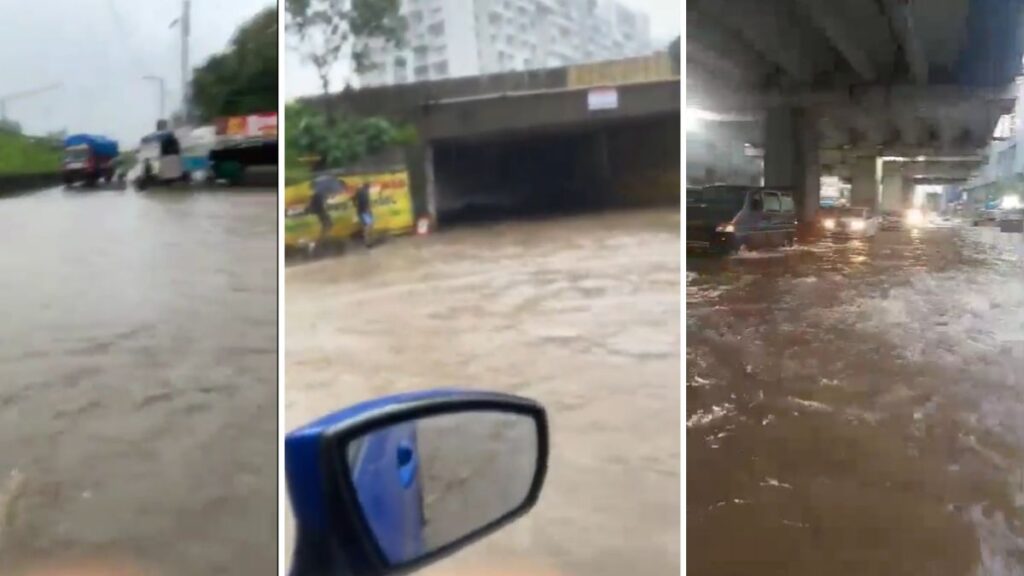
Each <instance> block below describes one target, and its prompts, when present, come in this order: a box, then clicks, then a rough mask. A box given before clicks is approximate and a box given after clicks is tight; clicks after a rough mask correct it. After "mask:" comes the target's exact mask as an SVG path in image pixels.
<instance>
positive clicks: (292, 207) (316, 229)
mask: <svg viewBox="0 0 1024 576" xmlns="http://www.w3.org/2000/svg"><path fill="white" fill-rule="evenodd" d="M338 179H339V180H341V181H342V182H344V183H345V187H346V192H345V193H344V194H341V195H338V196H335V197H333V198H329V199H328V200H327V213H328V214H330V216H331V220H332V222H333V225H332V227H331V232H330V236H329V237H330V238H332V239H346V238H350V237H352V236H354V235H357V234H358V233H359V231H360V226H359V221H358V220H357V216H356V210H355V206H354V204H353V203H352V196H351V193H352V192H355V190H356V189H357V188H359V187H360V186H362V185H363V184H364V183H369V185H370V206H371V209H372V210H373V219H374V225H373V228H374V230H375V231H376V232H378V233H383V234H393V235H397V234H405V233H408V232H411V231H412V230H413V228H414V222H413V207H412V195H411V194H410V192H409V174H408V173H407V172H406V171H404V170H402V171H396V172H383V173H374V174H351V175H348V174H346V175H343V176H339V177H338ZM311 196H312V188H311V183H310V182H304V183H302V184H297V185H295V186H289V187H288V188H286V189H285V194H284V213H285V219H284V242H285V246H287V247H298V246H304V245H307V244H310V243H312V242H314V241H316V239H317V238H319V236H320V221H319V220H318V219H317V217H316V216H314V215H313V214H310V213H309V211H308V208H309V200H310V197H311Z"/></svg>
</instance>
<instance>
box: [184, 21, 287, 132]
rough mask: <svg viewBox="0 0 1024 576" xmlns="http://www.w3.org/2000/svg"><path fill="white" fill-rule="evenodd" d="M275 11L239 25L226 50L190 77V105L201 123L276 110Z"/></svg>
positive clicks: (210, 59)
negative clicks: (219, 118) (221, 117)
mask: <svg viewBox="0 0 1024 576" xmlns="http://www.w3.org/2000/svg"><path fill="white" fill-rule="evenodd" d="M277 98H278V88H277V9H276V8H275V7H274V6H268V7H267V8H265V9H263V10H262V11H260V13H258V14H257V15H256V16H254V17H252V18H251V19H250V20H248V21H247V22H245V23H244V24H242V25H241V26H240V27H239V28H238V30H237V31H236V32H235V36H234V38H232V40H231V44H230V45H229V46H228V49H227V50H225V51H224V52H221V53H220V54H216V55H214V56H212V57H210V58H209V59H208V60H207V61H206V62H205V63H204V64H203V65H202V66H201V67H199V68H197V69H196V70H195V72H194V74H193V76H192V103H193V107H194V109H195V111H196V113H197V114H198V116H199V117H200V119H201V120H203V121H210V120H212V119H213V118H216V117H218V116H239V115H245V114H254V113H258V112H269V111H273V110H277Z"/></svg>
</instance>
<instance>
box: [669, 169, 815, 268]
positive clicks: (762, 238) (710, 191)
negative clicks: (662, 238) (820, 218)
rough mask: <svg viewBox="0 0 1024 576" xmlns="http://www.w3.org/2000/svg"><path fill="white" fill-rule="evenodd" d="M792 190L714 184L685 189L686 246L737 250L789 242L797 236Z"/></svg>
mask: <svg viewBox="0 0 1024 576" xmlns="http://www.w3.org/2000/svg"><path fill="white" fill-rule="evenodd" d="M796 224H797V218H796V207H795V205H794V202H793V195H792V193H790V192H784V191H779V190H772V189H769V188H762V187H757V186H741V185H715V186H705V187H703V188H687V190H686V248H687V250H701V251H709V252H726V253H731V252H736V251H739V250H743V249H748V250H757V249H764V248H780V247H783V246H790V245H792V244H793V243H794V242H795V240H796Z"/></svg>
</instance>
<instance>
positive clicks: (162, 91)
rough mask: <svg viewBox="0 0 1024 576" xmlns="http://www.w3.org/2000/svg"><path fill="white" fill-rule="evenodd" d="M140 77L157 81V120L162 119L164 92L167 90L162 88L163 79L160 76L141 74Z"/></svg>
mask: <svg viewBox="0 0 1024 576" xmlns="http://www.w3.org/2000/svg"><path fill="white" fill-rule="evenodd" d="M142 79H143V80H149V81H151V82H156V83H157V85H158V87H159V89H160V117H159V118H158V119H157V120H163V119H164V94H166V93H167V91H166V90H165V89H164V79H163V78H162V77H160V76H143V77H142Z"/></svg>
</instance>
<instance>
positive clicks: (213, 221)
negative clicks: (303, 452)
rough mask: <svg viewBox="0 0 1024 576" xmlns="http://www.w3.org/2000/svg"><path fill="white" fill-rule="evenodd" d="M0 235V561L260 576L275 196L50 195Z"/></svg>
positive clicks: (268, 484)
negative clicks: (65, 559)
mask: <svg viewBox="0 0 1024 576" xmlns="http://www.w3.org/2000/svg"><path fill="white" fill-rule="evenodd" d="M0 229H2V230H3V231H4V238H5V239H6V242H5V246H4V248H3V250H2V251H0V298H2V301H3V303H4V311H3V320H2V322H0V374H2V376H0V568H2V567H5V566H10V565H21V564H31V563H32V562H35V561H37V560H40V559H43V558H47V557H53V556H54V555H63V554H72V555H74V556H76V557H78V556H81V555H84V556H88V557H93V558H96V557H101V558H110V557H117V558H123V559H130V560H131V561H132V562H136V563H140V564H142V565H143V566H148V567H151V568H154V569H155V571H156V573H158V574H240V575H241V574H275V573H276V570H277V564H276V534H277V529H276V495H277V493H276V475H277V468H276V447H275V446H276V346H277V329H276V256H275V254H276V248H275V242H276V200H275V197H274V195H273V193H265V192H260V193H244V192H240V193H237V194H234V193H233V194H226V193H221V194H206V195H202V194H183V193H179V194H174V195H170V194H163V195H158V194H151V195H138V194H135V193H133V192H130V191H128V192H94V193H87V194H81V193H71V192H64V191H62V190H50V191H45V192H40V193H37V194H31V195H27V196H22V197H19V198H14V199H6V200H2V201H0ZM0 571H2V570H0Z"/></svg>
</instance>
